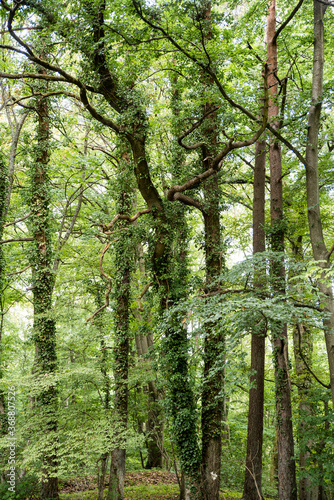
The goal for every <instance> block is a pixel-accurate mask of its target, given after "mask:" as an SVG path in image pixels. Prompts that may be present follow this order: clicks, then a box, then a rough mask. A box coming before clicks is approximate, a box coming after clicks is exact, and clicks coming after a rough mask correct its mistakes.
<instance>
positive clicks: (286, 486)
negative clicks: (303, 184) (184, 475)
mask: <svg viewBox="0 0 334 500" xmlns="http://www.w3.org/2000/svg"><path fill="white" fill-rule="evenodd" d="M275 32H276V6H275V0H272V1H271V3H270V6H269V13H268V24H267V49H268V69H269V76H268V88H269V113H268V118H269V121H270V122H271V125H272V126H273V127H274V128H276V129H278V127H279V120H278V115H279V110H278V104H277V98H278V91H277V84H278V82H277V78H276V75H277V44H276V40H274V35H275ZM269 161H270V213H271V240H272V241H271V244H272V250H273V251H274V252H283V251H284V226H283V189H282V162H281V147H280V144H279V143H278V142H276V141H273V142H272V143H271V144H270V146H269ZM271 272H272V276H273V278H274V291H275V292H277V293H282V294H284V276H285V269H284V264H283V261H281V260H280V259H276V262H274V263H272V271H271ZM272 342H273V356H274V366H275V384H276V416H277V427H278V435H277V443H278V497H279V500H294V499H297V486H296V472H295V462H294V459H293V457H294V442H293V429H292V409H291V384H290V377H289V361H288V336H287V326H286V324H282V323H281V322H277V323H273V324H272Z"/></svg>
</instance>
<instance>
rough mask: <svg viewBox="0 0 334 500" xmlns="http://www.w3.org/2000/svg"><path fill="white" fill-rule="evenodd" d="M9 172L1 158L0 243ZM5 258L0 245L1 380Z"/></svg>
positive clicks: (2, 401) (0, 404)
mask: <svg viewBox="0 0 334 500" xmlns="http://www.w3.org/2000/svg"><path fill="white" fill-rule="evenodd" d="M7 183H8V171H7V166H6V164H5V161H4V158H3V157H2V155H1V156H0V241H2V238H3V226H4V224H5V213H6V196H7ZM4 292H5V256H4V248H3V245H1V244H0V308H1V310H0V314H1V316H0V380H1V379H2V376H3V375H2V365H3V359H2V334H3V317H4V305H5V297H4ZM6 433H7V412H6V398H5V393H4V391H3V390H2V389H0V438H1V437H2V436H4V435H5V434H6Z"/></svg>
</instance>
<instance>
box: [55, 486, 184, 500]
mask: <svg viewBox="0 0 334 500" xmlns="http://www.w3.org/2000/svg"><path fill="white" fill-rule="evenodd" d="M124 492H125V497H124V498H125V500H148V499H150V500H175V499H177V498H178V492H179V488H178V485H177V484H157V485H149V486H146V485H144V484H139V485H137V486H126V487H125V488H124ZM106 493H107V490H105V495H106ZM60 498H61V500H96V498H97V490H90V491H82V492H80V491H79V492H73V493H63V494H61V495H60Z"/></svg>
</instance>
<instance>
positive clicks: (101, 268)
mask: <svg viewBox="0 0 334 500" xmlns="http://www.w3.org/2000/svg"><path fill="white" fill-rule="evenodd" d="M111 243H112V242H111V241H108V243H107V244H106V245H105V247H104V249H103V250H102V253H101V256H100V273H101V274H102V276H104V278H106V279H107V280H108V288H107V291H106V293H105V297H104V299H105V302H104V304H103V306H101V307H100V308H99V309H98V310H97V311H95V313H93V314H92V315H91V316H90V317H89V318H88V319H87V320H86V323H88V321H90V323H91V324H93V319H94V318H95V316H97V315H98V314H99V313H100V312H101V311H103V309H105V308H106V307H108V306H109V295H110V292H111V286H112V285H111V278H110V276H108V275H107V274H106V273H105V272H104V270H103V259H104V256H105V254H106V252H107V251H108V248H109V247H110V245H111Z"/></svg>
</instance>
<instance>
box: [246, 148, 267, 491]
mask: <svg viewBox="0 0 334 500" xmlns="http://www.w3.org/2000/svg"><path fill="white" fill-rule="evenodd" d="M265 174H266V143H265V141H261V142H257V143H256V148H255V168H254V191H253V254H254V255H255V254H256V253H258V252H265V250H266V243H265V230H264V225H265V181H266V175H265ZM255 286H256V287H258V288H259V289H260V288H261V273H259V272H257V270H256V269H255ZM265 343H266V327H265V325H263V319H261V318H259V320H258V324H257V326H256V327H255V328H254V329H253V332H252V340H251V371H252V373H254V375H252V376H251V379H250V383H251V388H250V391H249V409H248V430H247V455H246V471H245V482H244V491H243V498H244V500H257V499H258V498H263V495H262V444H263V404H264V364H265Z"/></svg>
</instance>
